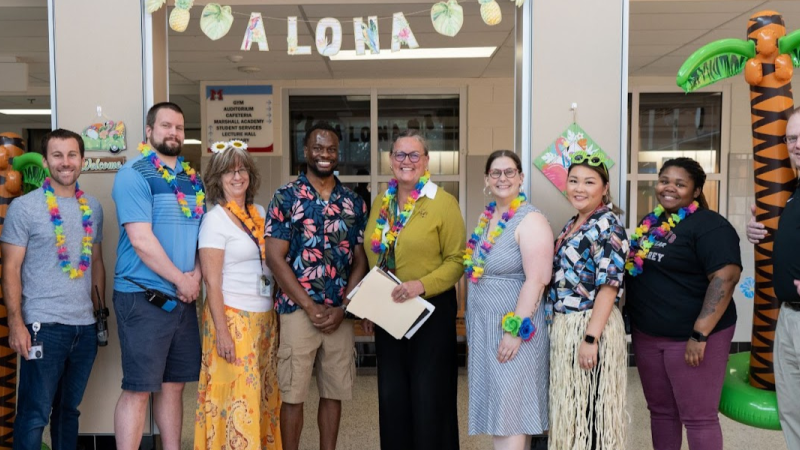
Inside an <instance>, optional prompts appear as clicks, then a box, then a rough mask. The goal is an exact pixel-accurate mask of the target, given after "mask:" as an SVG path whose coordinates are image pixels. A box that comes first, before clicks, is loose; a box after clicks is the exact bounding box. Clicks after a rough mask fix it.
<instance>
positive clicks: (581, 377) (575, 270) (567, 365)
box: [549, 152, 628, 450]
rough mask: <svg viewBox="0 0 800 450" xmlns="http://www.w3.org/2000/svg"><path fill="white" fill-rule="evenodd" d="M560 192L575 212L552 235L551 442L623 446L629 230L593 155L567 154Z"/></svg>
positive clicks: (555, 449)
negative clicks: (623, 306)
mask: <svg viewBox="0 0 800 450" xmlns="http://www.w3.org/2000/svg"><path fill="white" fill-rule="evenodd" d="M571 163H572V164H571V165H570V168H569V173H568V179H567V198H568V199H569V201H570V203H571V204H572V206H573V207H574V208H575V209H576V210H577V215H576V216H575V217H573V218H572V219H570V221H569V222H567V224H566V225H565V226H564V229H563V230H562V231H561V234H560V235H559V236H558V239H557V240H556V246H555V256H554V258H553V278H552V280H551V283H550V296H549V297H550V301H549V306H550V307H551V308H552V309H553V310H554V312H555V314H554V317H553V325H552V328H551V330H550V447H549V448H550V450H562V449H564V450H566V449H573V448H582V449H596V450H610V449H620V448H625V428H624V424H623V420H622V416H623V414H624V410H625V386H626V356H627V355H626V343H625V328H624V325H623V322H622V315H621V314H620V312H619V309H618V308H617V307H616V305H617V303H618V302H619V298H620V296H621V295H622V280H623V273H624V268H625V258H626V256H627V254H628V238H627V236H626V234H625V229H624V228H623V226H622V225H621V224H620V221H619V218H618V217H617V216H616V215H615V214H614V212H613V211H612V210H611V208H612V205H611V200H610V196H609V184H608V168H607V167H606V164H605V159H604V157H603V156H600V155H597V154H595V155H587V154H586V153H584V152H577V153H575V154H573V155H572V158H571Z"/></svg>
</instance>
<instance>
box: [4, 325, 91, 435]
mask: <svg viewBox="0 0 800 450" xmlns="http://www.w3.org/2000/svg"><path fill="white" fill-rule="evenodd" d="M27 327H28V332H30V333H31V336H33V332H32V331H31V326H30V325H28V326H27ZM31 340H33V338H32V337H31ZM36 340H37V341H39V342H41V343H42V344H43V346H44V348H43V353H44V357H43V358H42V359H37V360H30V361H28V360H26V359H25V358H22V360H21V363H20V370H19V384H18V386H17V418H16V420H15V421H14V450H17V449H20V450H40V449H41V448H42V432H43V431H44V427H45V426H46V425H47V422H48V419H50V436H51V438H52V442H53V450H71V449H75V448H76V447H77V445H78V416H79V415H80V411H78V405H80V403H81V399H83V392H84V391H85V390H86V384H87V383H88V382H89V374H90V373H91V372H92V364H94V359H95V357H96V356H97V334H96V331H95V326H94V325H80V326H76V325H62V324H58V323H43V324H42V328H41V330H39V333H38V335H37V336H36Z"/></svg>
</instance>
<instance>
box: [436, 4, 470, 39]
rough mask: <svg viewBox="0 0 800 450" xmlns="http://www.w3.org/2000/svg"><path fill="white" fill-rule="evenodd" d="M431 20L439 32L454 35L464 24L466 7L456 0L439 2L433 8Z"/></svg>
mask: <svg viewBox="0 0 800 450" xmlns="http://www.w3.org/2000/svg"><path fill="white" fill-rule="evenodd" d="M431 22H433V28H434V29H435V30H436V32H437V33H439V34H443V35H445V36H450V37H453V36H455V35H456V34H458V31H459V30H461V26H462V25H464V8H462V7H461V5H459V4H458V2H457V1H456V0H448V2H447V3H445V2H439V3H437V4H435V5H433V8H431Z"/></svg>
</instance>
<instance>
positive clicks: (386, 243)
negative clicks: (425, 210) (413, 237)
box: [372, 170, 431, 254]
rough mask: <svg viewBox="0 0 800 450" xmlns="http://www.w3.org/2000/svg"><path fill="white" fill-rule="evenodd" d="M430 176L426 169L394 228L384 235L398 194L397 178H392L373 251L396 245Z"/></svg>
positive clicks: (385, 196)
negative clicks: (392, 205)
mask: <svg viewBox="0 0 800 450" xmlns="http://www.w3.org/2000/svg"><path fill="white" fill-rule="evenodd" d="M430 178H431V173H430V172H428V171H427V170H426V171H425V174H424V175H422V176H421V177H420V179H419V181H418V182H417V184H416V186H414V190H413V191H412V192H411V194H410V195H409V196H408V199H407V200H406V204H405V206H403V210H402V211H400V214H398V217H397V219H395V221H394V224H392V228H391V229H390V230H389V231H388V232H387V233H386V234H385V235H384V234H383V229H384V228H386V224H387V223H389V206H390V204H391V201H392V200H393V199H394V198H395V196H396V195H397V179H396V178H392V180H391V181H389V189H387V190H386V193H385V194H384V195H383V202H382V204H381V212H380V214H379V215H378V221H377V223H376V224H375V231H374V232H373V233H372V251H373V252H375V253H377V254H381V253H383V252H385V251H386V250H387V249H388V248H389V247H390V246H392V245H394V241H395V240H396V239H397V235H398V234H400V231H401V230H402V229H403V227H404V226H406V223H407V222H408V219H409V218H410V217H411V211H413V210H414V205H415V204H416V203H417V199H419V195H420V191H422V188H423V187H424V186H425V183H427V182H428V180H430Z"/></svg>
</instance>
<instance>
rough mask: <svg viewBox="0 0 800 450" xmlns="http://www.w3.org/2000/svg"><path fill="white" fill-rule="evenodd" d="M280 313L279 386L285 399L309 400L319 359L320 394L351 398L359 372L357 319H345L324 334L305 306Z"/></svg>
mask: <svg viewBox="0 0 800 450" xmlns="http://www.w3.org/2000/svg"><path fill="white" fill-rule="evenodd" d="M279 317H280V321H281V322H280V334H281V340H280V347H279V348H278V387H279V388H280V390H281V401H284V402H286V403H291V404H297V403H303V402H305V400H306V397H307V396H308V386H309V382H310V381H311V372H312V370H313V369H314V363H315V362H316V368H317V388H318V389H319V396H320V397H321V398H327V399H331V400H350V399H351V398H352V397H353V380H354V379H355V375H356V363H355V336H354V334H353V321H352V320H347V319H345V320H343V321H342V323H341V325H339V328H338V329H337V330H336V331H334V332H333V333H331V334H323V333H322V332H321V331H319V330H318V329H317V328H315V327H314V325H313V324H312V323H311V320H310V319H309V318H308V315H307V314H306V313H305V311H303V310H301V309H298V310H297V311H295V312H293V313H289V314H281V315H280V316H279Z"/></svg>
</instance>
